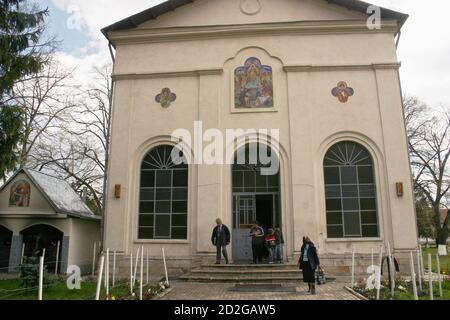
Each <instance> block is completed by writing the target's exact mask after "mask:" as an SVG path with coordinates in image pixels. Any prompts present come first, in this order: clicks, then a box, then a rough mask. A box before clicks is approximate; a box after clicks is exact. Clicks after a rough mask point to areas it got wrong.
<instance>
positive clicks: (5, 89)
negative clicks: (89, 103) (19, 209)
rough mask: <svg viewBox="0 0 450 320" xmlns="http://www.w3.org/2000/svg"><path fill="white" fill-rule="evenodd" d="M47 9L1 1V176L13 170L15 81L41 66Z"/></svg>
mask: <svg viewBox="0 0 450 320" xmlns="http://www.w3.org/2000/svg"><path fill="white" fill-rule="evenodd" d="M47 14H48V10H41V9H39V8H36V7H35V6H34V5H33V3H31V2H30V1H27V0H0V178H4V177H5V174H6V172H7V171H9V170H13V169H15V167H16V165H17V161H18V154H17V152H16V151H17V150H16V148H17V144H18V142H19V141H20V139H21V127H22V117H21V115H22V110H21V107H20V106H18V105H16V104H15V103H14V99H13V97H11V92H12V89H13V87H14V84H15V83H17V81H20V80H21V79H23V78H24V77H26V76H28V75H31V74H34V73H36V72H38V71H39V70H40V69H41V66H42V64H43V58H42V55H41V52H42V51H41V49H42V44H41V43H40V39H41V36H42V34H43V32H44V28H45V25H44V19H45V17H46V16H47Z"/></svg>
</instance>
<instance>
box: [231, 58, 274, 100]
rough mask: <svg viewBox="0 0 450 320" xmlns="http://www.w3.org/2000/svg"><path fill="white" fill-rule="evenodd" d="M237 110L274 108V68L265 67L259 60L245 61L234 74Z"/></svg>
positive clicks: (250, 59)
mask: <svg viewBox="0 0 450 320" xmlns="http://www.w3.org/2000/svg"><path fill="white" fill-rule="evenodd" d="M234 87H235V107H236V108H272V107H273V79H272V67H270V66H264V65H262V64H261V61H260V60H259V59H258V58H255V57H252V58H249V59H247V61H245V64H244V66H243V67H239V68H237V69H236V70H235V72H234Z"/></svg>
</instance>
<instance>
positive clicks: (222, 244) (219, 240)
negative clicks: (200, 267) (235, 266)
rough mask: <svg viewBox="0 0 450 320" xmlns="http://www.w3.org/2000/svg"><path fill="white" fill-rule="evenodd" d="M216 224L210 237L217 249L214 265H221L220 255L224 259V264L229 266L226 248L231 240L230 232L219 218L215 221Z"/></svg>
mask: <svg viewBox="0 0 450 320" xmlns="http://www.w3.org/2000/svg"><path fill="white" fill-rule="evenodd" d="M216 224H217V226H216V227H215V228H214V230H213V233H212V236H211V242H212V244H213V245H214V246H215V247H216V249H217V255H216V264H220V263H221V261H222V255H223V257H224V258H225V262H226V264H229V263H230V261H229V260H228V252H227V246H228V245H229V244H230V240H231V235H230V230H229V229H228V227H227V226H226V225H224V224H223V222H222V220H221V219H220V218H218V219H217V220H216Z"/></svg>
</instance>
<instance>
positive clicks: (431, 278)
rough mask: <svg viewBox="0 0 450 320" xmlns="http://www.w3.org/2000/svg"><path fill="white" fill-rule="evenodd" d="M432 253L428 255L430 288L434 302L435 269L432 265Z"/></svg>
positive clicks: (431, 298)
mask: <svg viewBox="0 0 450 320" xmlns="http://www.w3.org/2000/svg"><path fill="white" fill-rule="evenodd" d="M431 262H432V260H431V253H429V254H428V286H429V291H430V300H434V292H433V269H432V265H431Z"/></svg>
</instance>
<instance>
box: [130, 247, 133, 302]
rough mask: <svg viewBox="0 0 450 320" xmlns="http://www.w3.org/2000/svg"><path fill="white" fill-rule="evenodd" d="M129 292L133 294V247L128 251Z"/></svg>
mask: <svg viewBox="0 0 450 320" xmlns="http://www.w3.org/2000/svg"><path fill="white" fill-rule="evenodd" d="M130 294H133V249H131V253H130Z"/></svg>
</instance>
